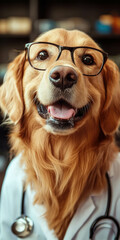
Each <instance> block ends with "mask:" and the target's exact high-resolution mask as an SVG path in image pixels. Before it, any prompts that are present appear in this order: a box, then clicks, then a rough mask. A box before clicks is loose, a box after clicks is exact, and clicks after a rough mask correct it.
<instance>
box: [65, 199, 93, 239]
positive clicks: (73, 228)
mask: <svg viewBox="0 0 120 240" xmlns="http://www.w3.org/2000/svg"><path fill="white" fill-rule="evenodd" d="M95 208H96V207H95V205H94V202H93V200H92V197H89V198H88V199H87V200H86V201H85V202H84V203H83V204H82V205H81V204H80V205H79V207H78V209H77V211H76V213H75V215H74V216H73V218H72V220H71V222H70V224H69V227H68V229H67V231H66V234H65V237H64V240H71V239H72V238H73V237H74V236H75V234H76V233H77V231H78V230H79V229H80V228H81V227H82V225H83V224H84V223H85V222H86V221H87V219H88V218H89V217H90V215H91V214H92V213H93V211H94V210H95Z"/></svg>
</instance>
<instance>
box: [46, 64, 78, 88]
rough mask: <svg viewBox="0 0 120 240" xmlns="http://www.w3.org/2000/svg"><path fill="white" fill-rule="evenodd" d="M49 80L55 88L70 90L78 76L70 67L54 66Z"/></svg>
mask: <svg viewBox="0 0 120 240" xmlns="http://www.w3.org/2000/svg"><path fill="white" fill-rule="evenodd" d="M49 79H50V81H51V82H52V83H53V84H54V85H55V87H58V88H61V89H62V90H64V89H66V88H71V87H72V86H73V84H75V83H76V82H77V79H78V75H77V72H76V71H75V70H74V68H72V67H69V66H56V67H54V68H53V69H52V70H51V72H50V75H49Z"/></svg>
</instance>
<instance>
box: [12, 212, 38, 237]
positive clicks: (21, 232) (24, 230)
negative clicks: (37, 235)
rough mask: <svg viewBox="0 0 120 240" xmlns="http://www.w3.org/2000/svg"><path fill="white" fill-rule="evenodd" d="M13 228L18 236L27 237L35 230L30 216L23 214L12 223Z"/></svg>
mask: <svg viewBox="0 0 120 240" xmlns="http://www.w3.org/2000/svg"><path fill="white" fill-rule="evenodd" d="M11 230H12V232H13V233H14V234H15V235H16V236H17V237H19V238H25V237H27V236H29V235H30V234H31V233H32V231H33V221H32V220H31V219H30V218H29V217H27V216H25V215H22V216H20V217H19V218H17V219H16V220H15V222H14V223H13V224H12V226H11Z"/></svg>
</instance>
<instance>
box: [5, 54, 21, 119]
mask: <svg viewBox="0 0 120 240" xmlns="http://www.w3.org/2000/svg"><path fill="white" fill-rule="evenodd" d="M24 62H25V52H23V53H21V54H19V55H18V56H17V57H16V58H15V59H14V61H13V62H12V63H10V64H9V66H8V70H7V72H6V74H5V78H4V83H3V84H2V86H1V87H0V108H1V109H2V111H3V113H4V114H5V116H6V115H8V117H9V119H10V120H11V121H12V122H13V123H17V122H18V121H19V120H20V118H21V116H22V113H23V99H22V78H23V68H24Z"/></svg>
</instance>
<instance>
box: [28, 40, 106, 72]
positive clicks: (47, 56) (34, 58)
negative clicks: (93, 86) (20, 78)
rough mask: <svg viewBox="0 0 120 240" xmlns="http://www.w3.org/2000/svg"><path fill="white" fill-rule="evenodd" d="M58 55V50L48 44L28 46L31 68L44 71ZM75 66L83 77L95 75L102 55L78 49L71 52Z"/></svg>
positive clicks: (99, 67)
mask: <svg viewBox="0 0 120 240" xmlns="http://www.w3.org/2000/svg"><path fill="white" fill-rule="evenodd" d="M58 55H59V48H58V47H57V46H55V45H52V44H48V43H35V44H32V45H31V46H30V49H29V60H30V63H31V65H32V67H34V68H36V69H38V70H46V69H47V67H49V65H50V64H51V63H54V62H55V61H56V60H57V58H58ZM73 58H74V63H75V65H76V66H77V67H78V68H79V69H80V70H81V71H82V73H83V74H85V75H97V74H98V73H99V71H100V70H101V67H102V65H103V60H104V59H103V54H102V53H101V52H99V51H97V50H95V49H91V48H85V47H78V48H76V49H75V50H74V52H73Z"/></svg>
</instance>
